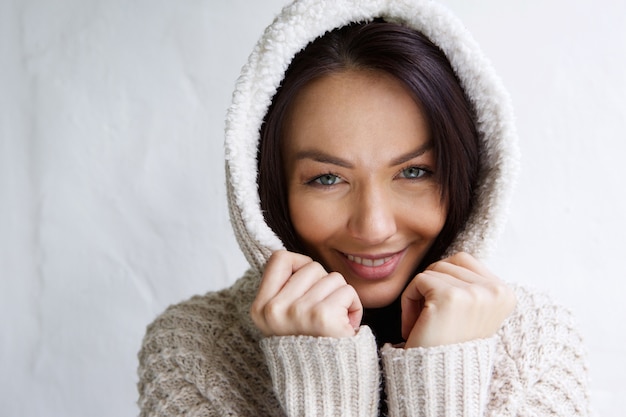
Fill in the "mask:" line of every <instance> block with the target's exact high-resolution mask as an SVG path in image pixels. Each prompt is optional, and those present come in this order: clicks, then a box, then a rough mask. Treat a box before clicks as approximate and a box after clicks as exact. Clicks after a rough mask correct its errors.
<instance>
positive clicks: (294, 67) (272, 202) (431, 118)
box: [258, 20, 479, 269]
mask: <svg viewBox="0 0 626 417" xmlns="http://www.w3.org/2000/svg"><path fill="white" fill-rule="evenodd" d="M348 69H356V70H358V69H363V70H376V71H384V72H386V73H388V74H390V75H392V76H394V77H396V78H397V79H398V80H400V81H401V82H403V83H404V84H405V85H406V87H407V89H408V90H409V92H410V93H412V95H413V97H414V99H415V101H416V103H417V104H418V106H419V107H420V109H421V110H422V112H423V113H424V115H425V117H426V120H427V122H428V126H429V130H430V139H431V141H432V144H433V149H434V151H435V155H436V158H437V170H436V173H435V175H436V178H437V180H438V182H439V184H440V186H441V198H442V200H443V201H444V203H445V204H446V205H447V208H448V210H447V211H448V215H447V218H446V222H445V224H444V226H443V229H442V230H441V232H440V234H439V236H438V237H437V239H436V240H435V242H434V243H433V246H432V247H431V248H430V250H429V252H428V253H427V254H426V256H425V257H424V259H423V260H422V262H421V265H420V269H423V268H425V267H426V266H428V265H429V264H431V263H432V262H434V261H436V260H438V259H439V258H441V257H442V256H443V254H444V253H445V251H446V249H447V248H448V246H449V245H450V244H451V243H452V241H453V240H454V238H455V236H456V235H457V234H458V233H459V231H460V230H461V229H462V227H463V225H464V224H465V222H466V220H467V217H468V215H469V213H470V211H471V208H472V200H473V198H472V197H473V190H474V185H475V182H476V178H477V175H478V169H479V167H478V164H479V158H478V153H479V150H478V135H477V131H476V126H475V122H474V113H473V109H472V106H471V104H470V103H469V101H468V100H467V98H466V96H465V94H464V92H463V89H462V88H461V86H460V83H459V81H458V79H457V77H456V76H455V74H454V71H453V70H452V67H451V66H450V63H449V61H448V60H447V58H446V56H445V55H444V54H443V52H442V51H441V50H440V49H439V48H438V47H437V46H435V45H434V44H433V43H432V42H431V41H430V40H429V39H428V38H426V37H425V36H424V35H422V34H421V33H419V32H417V31H415V30H412V29H410V28H406V27H403V26H401V25H399V24H395V23H387V22H384V21H382V20H376V21H374V22H369V23H360V24H352V25H349V26H345V27H343V28H339V29H335V30H333V31H331V32H328V33H326V34H325V35H323V36H321V37H319V38H317V39H316V40H314V41H313V42H311V43H310V44H309V45H307V46H306V47H305V48H304V49H303V50H302V51H300V52H299V53H298V54H297V55H296V56H295V57H294V59H293V61H292V62H291V64H290V66H289V68H288V69H287V71H286V72H285V77H284V79H283V82H282V84H281V86H280V88H279V89H278V91H277V92H276V94H275V95H274V98H273V100H272V103H271V105H270V107H269V110H268V112H267V114H266V116H265V120H264V123H263V125H262V127H261V143H260V146H259V152H258V173H259V174H258V186H259V195H260V199H261V209H262V210H263V215H264V217H265V221H266V222H267V223H268V225H269V226H270V227H271V229H272V230H273V231H274V233H276V235H277V236H278V237H279V238H280V239H281V240H282V242H283V244H284V245H285V247H286V248H287V249H288V250H291V251H296V252H303V246H302V244H301V243H300V241H299V240H298V237H297V236H296V233H295V230H294V228H293V225H292V223H291V220H290V216H289V207H288V198H287V180H286V178H285V176H284V174H283V173H284V168H283V163H282V158H281V154H280V149H281V146H280V141H281V140H282V133H283V120H284V119H285V116H286V114H287V112H288V111H289V107H290V104H291V103H292V102H293V100H294V99H295V97H296V95H297V94H298V92H299V91H300V90H301V89H302V87H303V86H305V85H306V84H308V83H309V82H311V81H312V80H314V79H317V78H320V77H323V76H325V75H328V74H331V73H334V72H339V71H344V70H348Z"/></svg>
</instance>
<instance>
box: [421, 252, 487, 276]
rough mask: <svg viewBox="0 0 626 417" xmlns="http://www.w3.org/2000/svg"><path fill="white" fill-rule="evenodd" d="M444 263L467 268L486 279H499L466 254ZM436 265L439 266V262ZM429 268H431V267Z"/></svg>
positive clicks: (455, 255) (447, 259)
mask: <svg viewBox="0 0 626 417" xmlns="http://www.w3.org/2000/svg"><path fill="white" fill-rule="evenodd" d="M443 262H447V263H450V264H453V265H457V266H460V267H463V268H467V269H469V270H470V271H473V272H475V273H476V274H478V275H481V276H483V277H485V278H491V279H498V277H497V276H496V275H495V274H494V273H493V272H491V271H490V270H489V268H487V267H486V266H485V265H484V264H483V263H482V262H480V261H479V260H478V259H476V258H475V257H473V256H472V255H470V254H469V253H466V252H458V253H456V254H454V255H452V256H450V257H448V258H446V259H443ZM435 264H437V262H436V263H435ZM435 264H433V265H435ZM433 265H431V266H433ZM428 268H430V266H429V267H428Z"/></svg>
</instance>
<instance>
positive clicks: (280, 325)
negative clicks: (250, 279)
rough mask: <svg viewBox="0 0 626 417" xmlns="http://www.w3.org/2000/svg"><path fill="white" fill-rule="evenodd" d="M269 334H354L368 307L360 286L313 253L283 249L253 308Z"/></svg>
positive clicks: (256, 319) (257, 321) (273, 261)
mask: <svg viewBox="0 0 626 417" xmlns="http://www.w3.org/2000/svg"><path fill="white" fill-rule="evenodd" d="M250 315H251V317H252V320H253V321H254V324H256V326H257V327H258V328H259V329H260V330H261V332H263V334H264V335H265V336H287V335H309V336H326V337H347V336H354V334H355V333H356V331H357V330H358V326H359V324H360V323H361V318H362V316H363V306H362V305H361V300H360V299H359V297H358V295H357V293H356V291H355V290H354V288H353V287H352V286H350V285H348V284H347V283H346V280H345V279H344V278H343V276H342V275H341V274H339V273H337V272H331V273H330V274H329V273H328V272H326V271H325V270H324V268H323V267H322V265H320V264H319V263H317V262H314V261H313V260H311V258H309V257H308V256H304V255H300V254H297V253H292V252H287V251H278V252H275V253H274V254H272V256H271V257H270V259H269V261H268V263H267V265H266V267H265V272H264V273H263V278H262V280H261V285H260V287H259V292H258V293H257V296H256V299H255V300H254V302H253V303H252V307H251V308H250Z"/></svg>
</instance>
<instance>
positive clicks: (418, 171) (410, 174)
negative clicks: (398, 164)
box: [400, 167, 428, 180]
mask: <svg viewBox="0 0 626 417" xmlns="http://www.w3.org/2000/svg"><path fill="white" fill-rule="evenodd" d="M426 174H428V171H426V170H425V169H422V168H420V167H408V168H405V169H403V170H402V171H401V172H400V176H401V177H402V178H407V179H410V180H412V179H417V178H421V177H423V176H424V175H426Z"/></svg>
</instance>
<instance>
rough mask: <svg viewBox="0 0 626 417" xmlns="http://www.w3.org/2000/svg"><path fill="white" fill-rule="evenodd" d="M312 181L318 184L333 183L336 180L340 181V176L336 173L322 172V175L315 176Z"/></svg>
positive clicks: (336, 181) (327, 184)
mask: <svg viewBox="0 0 626 417" xmlns="http://www.w3.org/2000/svg"><path fill="white" fill-rule="evenodd" d="M313 182H315V183H317V184H320V185H326V186H329V185H335V184H337V183H338V182H341V178H339V177H338V176H337V175H333V174H324V175H320V176H319V177H317V178H315V179H314V180H313Z"/></svg>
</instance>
